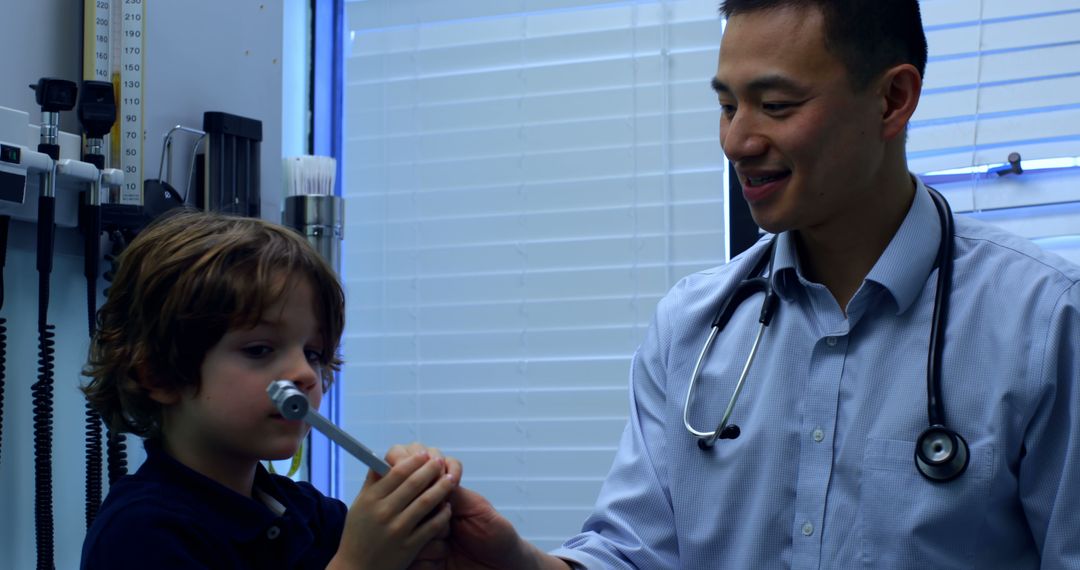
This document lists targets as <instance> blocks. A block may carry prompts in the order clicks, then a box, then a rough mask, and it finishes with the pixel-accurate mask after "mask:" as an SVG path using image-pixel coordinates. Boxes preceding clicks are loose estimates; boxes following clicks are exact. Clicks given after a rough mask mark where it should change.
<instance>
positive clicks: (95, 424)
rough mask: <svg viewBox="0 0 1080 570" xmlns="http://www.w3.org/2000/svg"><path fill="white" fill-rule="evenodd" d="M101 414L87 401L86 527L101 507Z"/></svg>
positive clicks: (91, 522) (92, 522)
mask: <svg viewBox="0 0 1080 570" xmlns="http://www.w3.org/2000/svg"><path fill="white" fill-rule="evenodd" d="M101 433H102V429H101V415H100V414H98V413H97V410H95V409H94V407H93V406H91V405H90V403H89V402H87V403H86V528H88V529H89V528H90V525H92V524H94V519H95V518H97V513H98V509H100V508H101V463H102V462H101V457H102V455H101V454H102V447H101Z"/></svg>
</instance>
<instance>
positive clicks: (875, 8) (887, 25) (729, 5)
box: [720, 0, 927, 89]
mask: <svg viewBox="0 0 1080 570" xmlns="http://www.w3.org/2000/svg"><path fill="white" fill-rule="evenodd" d="M787 7H791V8H797V9H807V8H814V9H817V10H820V11H821V14H822V15H823V16H824V18H825V38H826V40H825V42H826V45H825V47H826V49H828V50H829V52H830V53H832V54H833V55H835V56H836V57H837V58H838V59H839V60H840V61H841V62H842V63H843V64H844V66H845V67H846V68H847V70H848V75H849V76H850V79H851V83H852V85H853V86H854V87H855V88H856V89H863V88H866V87H867V86H869V85H870V82H871V81H873V80H874V79H876V78H877V77H878V76H880V75H881V74H882V73H884V72H885V70H887V69H889V68H890V67H892V66H894V65H899V64H903V63H910V64H911V65H913V66H915V68H916V69H918V70H919V76H920V77H922V76H923V75H924V73H925V72H926V57H927V47H926V33H925V32H924V31H923V25H922V15H921V13H920V11H919V2H918V0H724V1H723V2H722V3H721V4H720V12H721V14H723V16H724V17H725V18H730V17H732V16H736V15H738V14H745V13H749V12H758V11H761V10H774V9H778V8H787Z"/></svg>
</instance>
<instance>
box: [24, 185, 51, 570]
mask: <svg viewBox="0 0 1080 570" xmlns="http://www.w3.org/2000/svg"><path fill="white" fill-rule="evenodd" d="M43 184H44V181H43ZM55 221H56V198H54V197H52V196H46V195H42V196H40V197H38V224H37V270H38V379H37V382H34V384H33V385H32V386H31V387H30V392H31V394H32V396H33V402H34V538H35V544H36V546H37V568H38V570H53V568H54V566H55V564H53V510H52V508H53V505H52V442H53V437H52V436H53V433H52V422H53V365H54V362H55V358H56V340H55V337H56V333H55V332H54V329H55V327H53V326H52V325H50V324H48V318H49V276H50V275H51V274H52V267H53V244H54V243H55V239H56V226H55V225H54V222H55Z"/></svg>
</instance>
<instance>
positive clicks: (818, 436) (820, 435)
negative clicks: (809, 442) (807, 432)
mask: <svg viewBox="0 0 1080 570" xmlns="http://www.w3.org/2000/svg"><path fill="white" fill-rule="evenodd" d="M823 439H825V432H824V431H822V430H821V428H817V429H815V430H814V441H816V442H818V443H821V441H822V440H823Z"/></svg>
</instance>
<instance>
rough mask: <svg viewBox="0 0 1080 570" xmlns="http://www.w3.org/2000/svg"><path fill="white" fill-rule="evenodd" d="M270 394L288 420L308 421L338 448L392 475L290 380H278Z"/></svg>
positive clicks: (378, 470) (386, 465) (267, 390)
mask: <svg viewBox="0 0 1080 570" xmlns="http://www.w3.org/2000/svg"><path fill="white" fill-rule="evenodd" d="M266 392H267V393H268V394H270V401H272V402H273V403H274V406H275V407H276V408H277V409H278V411H280V412H281V415H282V416H284V417H285V419H287V420H304V421H305V422H307V423H308V424H311V427H313V428H315V429H317V430H319V431H321V432H322V433H323V434H324V435H326V437H329V438H330V439H331V440H333V441H334V443H336V444H338V445H339V446H341V447H342V449H344V450H345V451H348V452H349V453H350V454H352V456H353V457H355V458H357V459H359V460H360V461H363V462H364V464H365V465H367V466H368V467H370V468H371V469H372V470H373V471H375V472H376V473H378V474H379V475H386V473H387V472H388V471H390V465H389V464H388V463H387V462H385V461H383V460H382V459H381V458H379V456H377V455H375V454H374V453H373V452H372V451H371V450H370V449H368V448H367V447H366V446H364V444H362V443H360V442H359V441H357V440H356V439H355V438H353V437H352V436H351V435H349V434H347V433H345V431H344V430H342V429H341V428H339V427H337V426H336V425H334V424H333V423H331V422H330V420H328V419H326V417H325V416H323V415H322V414H320V413H319V412H317V411H315V410H313V409H311V404H310V403H309V402H308V399H307V396H306V395H304V393H303V392H301V391H300V390H299V389H298V388H297V387H296V385H295V384H293V383H292V382H290V381H288V380H275V381H273V382H271V383H270V385H269V386H267V387H266Z"/></svg>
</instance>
